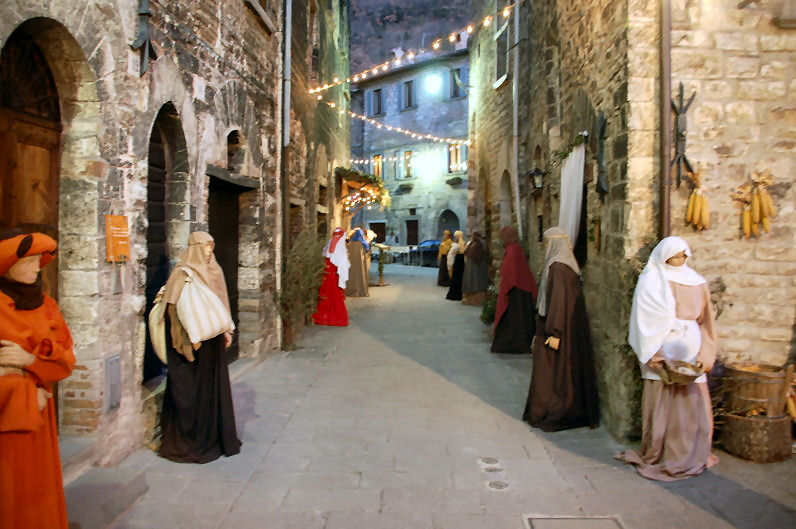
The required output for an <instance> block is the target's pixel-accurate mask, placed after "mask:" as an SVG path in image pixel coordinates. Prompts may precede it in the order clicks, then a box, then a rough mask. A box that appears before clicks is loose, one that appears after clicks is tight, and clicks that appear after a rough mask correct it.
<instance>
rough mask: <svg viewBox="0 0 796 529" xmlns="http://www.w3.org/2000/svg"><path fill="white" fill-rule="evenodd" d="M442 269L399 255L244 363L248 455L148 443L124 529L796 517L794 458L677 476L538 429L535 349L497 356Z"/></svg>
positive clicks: (587, 441)
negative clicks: (201, 460)
mask: <svg viewBox="0 0 796 529" xmlns="http://www.w3.org/2000/svg"><path fill="white" fill-rule="evenodd" d="M374 269H375V267H374ZM374 271H375V270H374ZM435 276H436V269H431V268H418V267H405V266H400V265H390V266H387V267H386V270H385V279H386V281H388V282H389V283H390V285H389V286H386V287H381V288H371V290H370V292H371V297H370V298H356V299H348V300H347V305H348V308H349V313H350V319H351V323H350V325H349V326H348V327H346V328H329V327H317V326H316V327H313V328H311V329H309V330H308V331H307V332H305V334H304V336H303V337H302V338H301V340H300V345H301V348H300V349H298V350H295V351H290V352H287V353H282V354H279V355H275V356H273V357H271V358H269V359H267V360H265V361H263V362H261V363H259V364H257V365H255V366H254V367H252V368H251V369H249V370H248V371H246V372H243V373H240V374H238V375H237V376H236V378H235V380H234V395H235V406H236V413H237V421H238V431H239V434H240V437H241V438H242V440H243V449H242V452H241V454H240V455H238V456H235V457H232V458H222V459H221V460H218V461H215V462H213V463H210V464H207V465H185V464H175V463H171V462H169V461H166V460H162V459H159V458H157V457H156V456H155V455H154V454H153V453H152V452H151V451H149V450H144V449H142V450H139V451H138V452H136V453H135V454H133V455H132V456H131V457H129V458H128V459H127V460H125V461H124V462H122V463H121V465H120V467H134V468H138V469H144V470H145V472H146V481H147V483H148V485H149V490H148V492H147V494H146V495H145V496H144V497H142V498H141V499H140V500H139V501H138V502H137V503H136V504H135V505H133V506H132V507H131V508H130V509H128V510H127V511H126V512H125V513H124V514H123V515H122V516H121V517H120V518H119V519H117V520H116V522H115V523H114V524H113V525H112V527H113V528H114V529H123V528H147V529H152V528H164V529H165V528H169V529H172V528H192V529H193V528H214V529H215V528H226V529H233V528H267V529H283V528H295V529H360V528H361V529H398V528H406V529H431V528H434V529H470V528H473V529H475V528H480V529H498V528H500V529H523V528H526V527H534V528H545V529H553V528H562V529H579V528H584V529H602V528H606V529H607V528H614V529H616V528H618V527H621V528H625V529H632V528H639V529H641V528H645V529H654V528H666V527H684V526H692V527H701V528H729V527H743V528H750V529H751V528H769V527H770V528H774V527H782V528H784V527H788V526H791V527H792V526H793V524H794V523H796V514H795V513H796V511H794V508H796V486H794V483H793V479H792V478H793V476H794V475H795V473H794V470H795V469H796V463H794V461H793V460H791V461H790V462H785V463H778V464H769V465H758V464H754V463H749V462H746V461H742V460H739V459H736V458H734V457H732V456H729V455H727V454H725V453H724V452H721V451H717V454H718V456H719V457H720V459H721V463H720V464H719V466H718V467H716V468H715V469H714V470H712V471H710V472H706V473H705V474H703V475H702V476H700V477H697V478H694V479H690V480H686V481H683V482H678V483H673V484H662V483H657V482H652V481H648V480H645V479H643V478H641V477H639V476H637V475H636V474H635V472H634V471H633V469H632V468H631V467H628V466H625V465H623V464H622V463H619V462H617V461H614V460H613V455H614V453H616V452H617V451H618V450H620V449H622V448H623V446H622V445H620V444H618V443H616V442H615V441H613V440H612V439H611V437H610V436H609V435H608V434H607V432H605V431H604V429H603V428H599V429H597V430H589V429H577V430H573V431H567V432H560V433H556V434H544V433H542V432H540V431H538V430H532V429H531V428H530V427H529V426H527V425H526V424H525V423H523V422H522V421H521V420H520V419H519V417H520V415H521V413H522V409H523V406H524V402H525V398H526V394H527V390H528V383H529V379H530V372H531V358H530V357H529V356H528V357H521V358H519V357H511V356H499V355H492V354H490V353H489V340H490V332H489V331H490V329H489V327H488V326H485V325H483V324H482V323H481V322H480V321H479V319H478V315H479V311H480V309H478V308H474V307H468V306H464V305H462V304H460V303H457V302H452V301H446V300H445V299H444V289H442V288H440V287H437V286H435V279H436V277H435ZM587 302H588V300H587ZM529 518H534V521H533V522H532V525H529V521H528V519H529Z"/></svg>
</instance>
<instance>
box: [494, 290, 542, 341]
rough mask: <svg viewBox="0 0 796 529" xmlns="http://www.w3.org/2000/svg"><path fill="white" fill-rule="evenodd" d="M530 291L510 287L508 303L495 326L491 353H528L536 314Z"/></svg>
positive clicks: (534, 328)
mask: <svg viewBox="0 0 796 529" xmlns="http://www.w3.org/2000/svg"><path fill="white" fill-rule="evenodd" d="M534 313H535V311H534V307H533V296H532V295H531V293H530V292H526V291H524V290H520V289H519V288H512V289H511V290H510V291H509V304H508V306H507V307H506V312H504V313H503V316H502V317H501V318H500V321H499V322H498V324H497V327H496V328H495V337H494V339H493V340H492V352H493V353H510V354H528V353H530V352H531V340H532V339H533V335H534V333H535V332H536V316H535V314H534Z"/></svg>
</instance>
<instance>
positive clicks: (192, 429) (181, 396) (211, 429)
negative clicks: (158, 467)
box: [159, 317, 241, 463]
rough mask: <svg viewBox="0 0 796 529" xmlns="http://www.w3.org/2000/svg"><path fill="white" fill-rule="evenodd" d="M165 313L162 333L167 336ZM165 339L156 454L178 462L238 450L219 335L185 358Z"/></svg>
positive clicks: (212, 457)
mask: <svg viewBox="0 0 796 529" xmlns="http://www.w3.org/2000/svg"><path fill="white" fill-rule="evenodd" d="M169 333H170V330H169V318H168V317H166V336H167V337H168V336H171V335H170V334H169ZM167 343H168V352H167V360H168V372H167V374H166V377H167V379H166V393H165V395H164V396H163V412H162V413H161V415H160V423H161V428H162V430H163V441H162V443H161V445H160V452H159V453H160V455H161V456H162V457H165V458H166V459H170V460H172V461H176V462H178V463H208V462H210V461H213V460H215V459H218V458H219V457H221V456H222V455H224V456H233V455H235V454H237V453H239V452H240V445H241V443H240V440H239V439H238V433H237V430H236V428H235V412H234V410H233V407H232V390H231V387H230V383H229V371H228V370H227V360H226V355H225V353H224V351H225V349H224V336H223V335H221V336H216V337H215V338H212V339H210V340H208V341H206V342H202V346H201V347H200V348H199V350H197V351H194V355H195V357H196V360H194V361H193V362H188V360H187V359H186V358H185V357H184V356H183V355H181V354H179V353H178V352H177V351H176V350H175V349H174V348H173V347H172V346H171V340H167Z"/></svg>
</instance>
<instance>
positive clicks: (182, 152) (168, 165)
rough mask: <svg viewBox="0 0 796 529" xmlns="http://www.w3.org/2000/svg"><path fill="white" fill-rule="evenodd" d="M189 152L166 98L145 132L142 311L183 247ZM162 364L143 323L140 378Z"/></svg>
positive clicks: (186, 229) (159, 370)
mask: <svg viewBox="0 0 796 529" xmlns="http://www.w3.org/2000/svg"><path fill="white" fill-rule="evenodd" d="M188 188H189V179H188V158H187V152H186V148H185V136H184V134H183V130H182V123H181V122H180V118H179V115H178V114H177V109H176V108H174V105H172V104H171V103H166V104H165V105H163V107H162V108H161V109H160V112H158V115H157V118H155V123H154V125H153V126H152V131H151V133H150V136H149V153H148V171H147V221H148V225H147V233H146V241H147V258H146V278H147V282H146V311H145V314H149V310H150V309H151V308H152V305H153V303H154V300H155V296H156V295H157V293H158V290H160V287H162V286H163V285H164V284H165V283H166V280H167V279H168V277H169V271H170V270H171V262H172V261H173V260H176V259H178V258H179V257H180V256H179V253H178V252H179V250H180V249H181V248H185V245H186V244H187V242H188V234H189V231H190V214H189V213H188V211H189V209H188ZM163 372H164V366H163V364H162V363H161V362H160V360H159V359H158V357H157V356H156V355H155V351H154V349H152V344H151V342H150V340H149V329H148V326H147V337H146V350H145V352H144V373H143V382H144V383H146V382H148V381H150V380H153V379H155V378H157V377H158V376H160V375H162V374H163Z"/></svg>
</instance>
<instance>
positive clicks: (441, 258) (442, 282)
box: [437, 230, 453, 287]
mask: <svg viewBox="0 0 796 529" xmlns="http://www.w3.org/2000/svg"><path fill="white" fill-rule="evenodd" d="M452 244H453V240H451V231H450V230H445V231H444V232H442V241H441V242H440V243H439V252H438V253H437V261H438V262H439V273H438V274H437V285H439V286H441V287H449V286H451V276H450V274H449V273H448V252H449V251H450V249H451V245H452Z"/></svg>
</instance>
